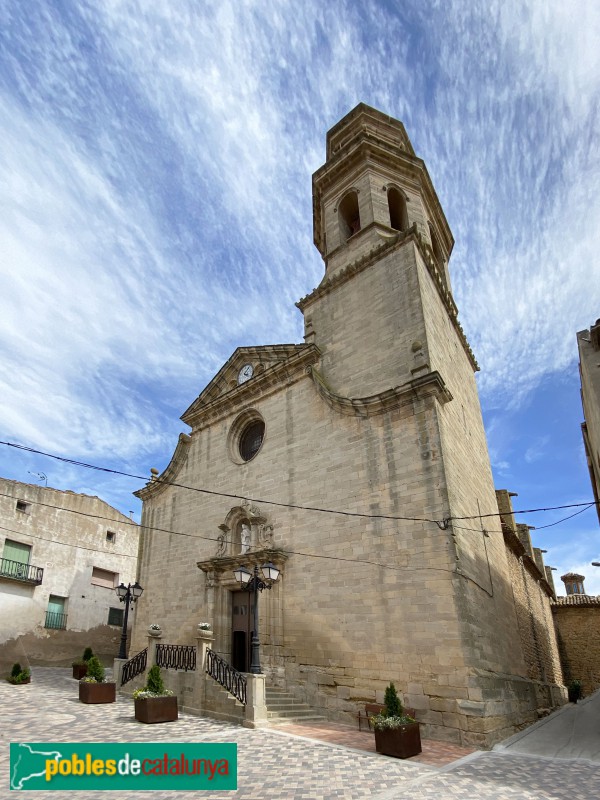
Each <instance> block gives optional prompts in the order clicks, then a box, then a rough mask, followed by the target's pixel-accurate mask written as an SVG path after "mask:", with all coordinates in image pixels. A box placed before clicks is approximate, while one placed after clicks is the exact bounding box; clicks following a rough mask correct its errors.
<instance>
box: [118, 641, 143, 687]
mask: <svg viewBox="0 0 600 800" xmlns="http://www.w3.org/2000/svg"><path fill="white" fill-rule="evenodd" d="M147 661H148V648H147V647H144V649H143V650H140V652H139V653H138V654H137V655H135V656H134V657H133V658H130V659H129V661H126V662H125V663H124V664H123V669H122V670H121V686H124V685H125V684H126V683H128V682H129V681H131V680H133V679H134V678H135V677H136V676H137V675H141V674H142V672H145V670H146V663H147Z"/></svg>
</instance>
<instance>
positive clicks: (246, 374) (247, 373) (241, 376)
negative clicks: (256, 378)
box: [237, 364, 254, 385]
mask: <svg viewBox="0 0 600 800" xmlns="http://www.w3.org/2000/svg"><path fill="white" fill-rule="evenodd" d="M253 375H254V367H253V366H252V364H244V366H243V367H242V368H241V370H240V371H239V372H238V379H237V380H238V385H239V384H241V383H246V381H249V380H250V378H251V377H252V376H253Z"/></svg>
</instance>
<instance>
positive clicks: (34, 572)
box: [0, 558, 44, 586]
mask: <svg viewBox="0 0 600 800" xmlns="http://www.w3.org/2000/svg"><path fill="white" fill-rule="evenodd" d="M43 577H44V569H43V567H34V566H33V564H22V563H21V562H20V561H11V560H10V559H9V558H3V559H2V560H1V561H0V578H10V579H11V580H13V581H23V583H34V584H35V585H36V586H39V585H40V583H41V582H42V579H43Z"/></svg>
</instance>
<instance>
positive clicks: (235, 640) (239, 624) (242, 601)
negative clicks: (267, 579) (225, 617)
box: [231, 592, 254, 672]
mask: <svg viewBox="0 0 600 800" xmlns="http://www.w3.org/2000/svg"><path fill="white" fill-rule="evenodd" d="M231 601H232V602H231V606H232V608H231V611H232V613H231V635H232V639H231V666H232V667H233V668H234V669H237V671H238V672H248V669H249V667H250V642H251V639H252V620H253V614H254V602H253V601H254V596H253V594H252V592H233V595H232V598H231Z"/></svg>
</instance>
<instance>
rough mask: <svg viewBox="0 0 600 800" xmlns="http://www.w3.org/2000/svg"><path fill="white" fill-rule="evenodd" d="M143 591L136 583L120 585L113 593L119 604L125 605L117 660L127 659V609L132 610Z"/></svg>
mask: <svg viewBox="0 0 600 800" xmlns="http://www.w3.org/2000/svg"><path fill="white" fill-rule="evenodd" d="M143 591H144V590H143V589H142V587H141V586H140V585H139V583H138V582H137V581H136V582H135V583H133V584H132V583H128V584H127V586H125V584H124V583H120V584H119V585H118V586H117V587H116V588H115V592H116V593H117V596H118V598H119V600H120V601H121V603H125V615H124V617H123V630H122V631H121V646H120V648H119V655H118V658H125V659H126V658H127V618H128V617H129V607H130V606H131V608H132V609H133V604H134V603H137V601H138V598H140V597H141V596H142V592H143Z"/></svg>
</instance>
